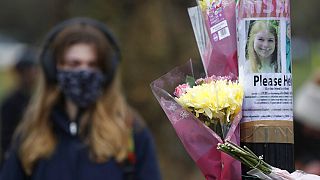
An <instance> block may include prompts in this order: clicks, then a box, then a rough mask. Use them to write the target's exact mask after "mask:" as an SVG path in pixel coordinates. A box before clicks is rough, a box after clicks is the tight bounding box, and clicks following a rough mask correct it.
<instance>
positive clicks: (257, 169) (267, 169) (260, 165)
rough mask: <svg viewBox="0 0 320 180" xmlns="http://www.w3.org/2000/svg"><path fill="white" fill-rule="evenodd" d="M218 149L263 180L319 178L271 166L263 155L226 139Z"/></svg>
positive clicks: (318, 179) (318, 177)
mask: <svg viewBox="0 0 320 180" xmlns="http://www.w3.org/2000/svg"><path fill="white" fill-rule="evenodd" d="M217 149H218V150H220V151H222V152H225V153H226V154H229V155H230V156H232V157H233V158H235V159H237V160H238V161H240V162H241V163H243V164H244V165H246V166H248V167H249V168H251V169H252V170H250V171H249V172H248V174H249V175H252V176H255V177H258V178H260V179H264V180H274V179H275V180H320V176H317V175H313V174H307V173H305V172H303V171H300V170H297V171H295V172H293V173H291V174H290V173H289V172H288V171H285V170H281V169H278V168H275V167H272V166H271V165H269V164H268V163H266V162H264V161H263V157H261V156H259V157H258V156H257V155H255V154H254V153H253V152H252V151H251V150H250V149H249V148H247V147H245V146H244V147H243V148H241V147H240V146H238V145H236V144H234V143H232V142H230V141H226V142H225V143H222V144H218V147H217Z"/></svg>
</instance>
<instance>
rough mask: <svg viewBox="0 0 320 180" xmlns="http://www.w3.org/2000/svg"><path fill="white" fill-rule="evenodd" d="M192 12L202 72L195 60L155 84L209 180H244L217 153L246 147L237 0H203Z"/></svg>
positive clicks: (232, 164)
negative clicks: (223, 146) (222, 147)
mask: <svg viewBox="0 0 320 180" xmlns="http://www.w3.org/2000/svg"><path fill="white" fill-rule="evenodd" d="M197 4H198V6H196V7H192V8H189V9H188V13H189V16H190V19H191V23H192V27H193V30H194V34H195V38H196V42H197V45H198V49H199V53H200V56H201V60H202V65H203V66H202V67H201V68H197V67H194V65H195V64H193V63H192V62H191V61H190V62H188V63H186V64H185V65H182V66H179V67H176V68H174V69H173V70H171V71H170V72H168V73H167V74H165V75H163V76H162V77H160V78H158V79H157V80H155V81H154V82H152V83H151V89H152V91H153V93H154V95H155V97H156V98H157V100H158V101H159V103H160V105H161V107H162V109H163V110H164V112H165V113H166V115H167V117H168V119H169V120H170V122H171V124H172V126H173V127H174V129H175V131H176V133H177V135H178V137H179V138H180V140H181V142H182V143H183V145H184V147H185V149H186V151H187V152H188V153H189V155H190V156H191V157H192V159H193V160H194V161H195V163H196V164H197V166H198V167H199V168H200V170H201V171H202V173H203V175H204V176H205V177H206V179H208V180H213V179H218V180H231V179H232V180H240V179H241V164H240V162H239V161H237V160H235V159H233V158H232V157H231V156H229V155H227V154H225V153H223V152H221V151H219V150H217V146H218V143H224V142H225V141H230V142H233V143H235V144H240V127H239V122H240V119H241V116H242V111H241V109H242V100H243V88H242V86H241V85H240V84H239V83H238V81H237V79H238V64H237V39H236V21H235V1H234V0H197Z"/></svg>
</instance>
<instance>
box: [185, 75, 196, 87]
mask: <svg viewBox="0 0 320 180" xmlns="http://www.w3.org/2000/svg"><path fill="white" fill-rule="evenodd" d="M186 83H188V84H189V86H190V87H193V86H195V85H196V80H195V79H194V77H193V76H189V75H187V77H186Z"/></svg>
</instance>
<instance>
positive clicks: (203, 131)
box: [151, 61, 241, 180]
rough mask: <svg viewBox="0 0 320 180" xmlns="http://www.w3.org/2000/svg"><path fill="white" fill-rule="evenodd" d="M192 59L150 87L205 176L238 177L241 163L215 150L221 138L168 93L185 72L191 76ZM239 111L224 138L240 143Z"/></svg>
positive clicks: (211, 177) (228, 179)
mask: <svg viewBox="0 0 320 180" xmlns="http://www.w3.org/2000/svg"><path fill="white" fill-rule="evenodd" d="M194 73H195V70H194V69H193V67H192V63H191V61H190V62H189V63H187V64H186V65H184V66H180V67H177V68H175V69H173V70H172V71H170V72H168V73H167V74H166V75H164V76H162V77H160V78H159V79H157V80H155V81H154V82H152V83H151V89H152V91H153V93H154V95H155V97H156V98H157V100H158V101H159V103H160V105H161V107H162V109H163V110H164V112H165V113H166V115H167V117H168V119H169V120H170V122H171V124H172V126H173V127H174V129H175V131H176V133H177V135H178V137H179V138H180V140H181V142H182V143H183V145H184V147H185V149H186V150H187V152H188V153H189V155H190V156H191V158H192V159H193V160H194V161H195V163H196V164H197V166H198V167H199V168H200V170H201V171H202V173H203V174H204V176H205V177H206V179H208V180H213V179H218V180H231V179H232V180H233V179H234V180H238V179H241V166H240V162H239V161H237V160H235V159H233V158H232V157H230V156H229V155H226V154H224V153H222V152H221V151H218V150H217V145H218V143H223V141H222V139H221V138H220V137H219V136H218V135H217V134H216V133H215V132H213V131H212V130H211V129H210V128H208V127H207V126H206V125H204V124H203V123H202V122H201V121H200V120H198V119H197V118H196V117H195V116H194V115H193V114H192V113H190V112H188V111H187V110H185V109H184V108H183V107H181V106H180V105H179V104H178V103H177V102H176V101H175V100H174V97H172V96H171V94H172V92H173V91H174V88H175V87H176V86H178V85H179V84H183V83H184V81H185V77H186V76H187V75H190V76H194V75H195V74H194ZM240 119H241V113H239V114H238V115H237V116H236V117H235V119H234V121H233V123H232V126H231V128H230V130H229V132H228V134H227V136H226V138H225V140H229V141H232V142H234V143H236V144H238V145H239V143H240V128H239V121H240Z"/></svg>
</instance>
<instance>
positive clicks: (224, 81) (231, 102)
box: [174, 75, 243, 139]
mask: <svg viewBox="0 0 320 180" xmlns="http://www.w3.org/2000/svg"><path fill="white" fill-rule="evenodd" d="M230 79H231V78H230V77H216V76H214V75H213V76H210V77H207V78H204V79H203V78H200V79H198V80H196V81H195V80H194V78H193V77H190V76H189V77H187V80H186V81H187V83H185V84H182V85H179V86H177V87H176V88H175V92H174V95H175V96H176V97H175V100H176V101H177V102H178V103H179V104H180V105H181V106H182V107H184V108H185V109H187V110H188V111H189V112H192V113H193V114H194V115H195V116H196V117H197V118H198V119H199V120H200V121H201V122H203V123H204V124H205V125H206V126H208V127H209V128H210V129H212V130H213V131H214V132H215V133H216V134H218V135H219V136H220V137H221V138H222V139H224V138H225V137H226V135H227V133H228V131H229V129H230V126H231V123H232V121H233V120H234V118H235V116H236V115H237V114H238V113H239V112H240V111H241V106H242V99H243V88H242V86H241V85H240V84H239V83H238V82H237V81H231V80H230Z"/></svg>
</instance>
